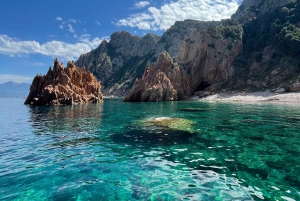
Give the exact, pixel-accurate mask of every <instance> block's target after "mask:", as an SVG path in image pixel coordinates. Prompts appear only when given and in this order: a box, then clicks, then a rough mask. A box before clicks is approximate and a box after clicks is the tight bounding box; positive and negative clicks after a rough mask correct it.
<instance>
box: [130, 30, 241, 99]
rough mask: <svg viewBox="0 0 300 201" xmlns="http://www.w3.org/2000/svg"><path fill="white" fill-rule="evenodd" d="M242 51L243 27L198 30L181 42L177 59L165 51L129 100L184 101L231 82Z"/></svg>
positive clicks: (137, 85)
mask: <svg viewBox="0 0 300 201" xmlns="http://www.w3.org/2000/svg"><path fill="white" fill-rule="evenodd" d="M241 48H242V28H241V27H224V26H218V27H216V26H209V27H198V28H197V29H195V30H193V32H192V33H191V35H190V37H188V38H187V39H186V40H185V41H183V42H182V43H181V46H180V48H179V50H178V53H177V56H176V58H174V60H173V59H172V58H171V56H170V55H169V54H168V53H167V52H166V51H165V52H163V53H162V54H160V56H159V58H158V60H157V62H156V64H152V65H149V66H148V67H146V69H145V72H144V75H143V77H142V79H141V80H137V81H136V82H135V84H134V86H133V88H132V90H131V92H130V93H129V95H128V96H127V97H126V98H125V101H170V100H184V99H187V98H188V97H190V96H191V95H192V94H193V93H194V92H196V91H201V90H203V89H205V88H206V87H208V86H210V85H213V84H216V83H218V82H221V81H224V80H225V79H227V78H228V77H229V76H230V75H231V73H232V69H230V67H231V63H232V62H233V60H234V58H235V57H236V56H237V55H238V53H239V52H240V50H241Z"/></svg>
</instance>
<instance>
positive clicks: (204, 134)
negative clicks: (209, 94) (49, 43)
mask: <svg viewBox="0 0 300 201" xmlns="http://www.w3.org/2000/svg"><path fill="white" fill-rule="evenodd" d="M23 102H24V99H18V98H11V99H10V98H1V99H0V200H1V201H6V200H9V201H10V200H20V201H26V200H28V201H33V200H53V201H54V200H57V201H58V200H62V201H69V200H70V201H80V200H101V201H102V200H103V201H106V200H109V201H114V200H120V201H121V200H122V201H128V200H129V201H131V200H132V201H137V200H147V201H156V200H157V201H165V200H166V201H177V200H184V201H185V200H197V201H198V200H203V201H206V200H208V201H218V200H220V201H223V200H225V201H227V200H228V201H229V200H230V201H231V200H234V201H246V200H247V201H248V200H266V201H268V200H283V201H299V200H300V105H280V104H242V103H234V104H233V103H206V102H199V101H182V102H154V103H125V102H123V99H105V100H104V102H103V103H100V104H85V105H74V106H38V107H30V106H27V105H24V104H23Z"/></svg>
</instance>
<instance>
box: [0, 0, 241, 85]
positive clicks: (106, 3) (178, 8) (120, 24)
mask: <svg viewBox="0 0 300 201" xmlns="http://www.w3.org/2000/svg"><path fill="white" fill-rule="evenodd" d="M241 1H242V0H160V1H159V0H147V1H136V0H126V1H125V0H9V1H3V2H1V7H0V84H1V83H4V82H7V81H14V82H18V83H22V82H26V83H31V82H32V79H33V77H34V76H35V75H36V74H46V73H47V70H48V69H49V67H50V66H52V65H53V60H54V58H55V57H57V58H58V59H59V60H60V61H61V62H62V63H64V64H66V63H67V62H68V61H69V60H70V61H72V60H74V61H76V60H77V59H78V57H79V56H80V55H81V54H84V53H87V52H89V51H91V50H92V49H95V48H97V47H98V46H99V44H100V43H101V41H102V40H108V41H109V39H110V35H111V34H112V33H114V32H116V31H122V30H125V31H127V32H130V33H131V34H132V35H138V36H144V35H145V34H147V33H153V34H156V35H159V36H161V35H162V34H163V32H164V31H165V30H167V29H168V28H169V27H170V26H171V25H173V24H174V23H175V22H176V21H179V20H184V19H195V20H202V21H213V20H214V21H218V20H221V19H226V18H230V16H231V15H232V14H233V13H234V12H235V11H236V10H237V8H238V6H239V5H240V4H241Z"/></svg>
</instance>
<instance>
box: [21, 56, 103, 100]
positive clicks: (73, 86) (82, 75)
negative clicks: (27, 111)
mask: <svg viewBox="0 0 300 201" xmlns="http://www.w3.org/2000/svg"><path fill="white" fill-rule="evenodd" d="M100 89H101V85H100V82H99V81H97V79H96V78H95V77H94V75H93V74H92V73H90V72H86V69H85V68H84V67H83V68H78V67H76V66H75V64H74V62H68V65H67V67H66V68H64V67H63V65H62V64H61V63H60V62H59V61H58V60H57V58H55V60H54V67H53V70H52V68H51V67H50V68H49V71H48V73H47V74H46V75H44V76H42V75H37V76H36V77H35V78H34V79H33V81H32V84H31V86H30V93H29V95H28V96H27V99H26V101H25V103H24V104H26V105H73V104H82V103H98V102H102V101H103V97H102V93H101V91H100Z"/></svg>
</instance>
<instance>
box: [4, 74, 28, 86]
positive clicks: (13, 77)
mask: <svg viewBox="0 0 300 201" xmlns="http://www.w3.org/2000/svg"><path fill="white" fill-rule="evenodd" d="M9 81H13V82H17V83H23V82H25V83H31V82H32V77H27V76H22V75H14V74H0V84H2V83H5V82H9Z"/></svg>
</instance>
